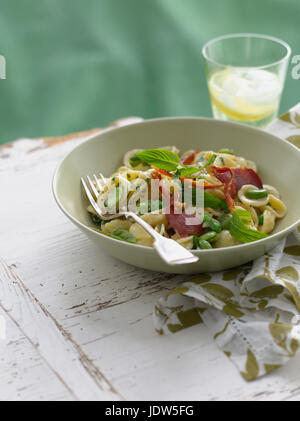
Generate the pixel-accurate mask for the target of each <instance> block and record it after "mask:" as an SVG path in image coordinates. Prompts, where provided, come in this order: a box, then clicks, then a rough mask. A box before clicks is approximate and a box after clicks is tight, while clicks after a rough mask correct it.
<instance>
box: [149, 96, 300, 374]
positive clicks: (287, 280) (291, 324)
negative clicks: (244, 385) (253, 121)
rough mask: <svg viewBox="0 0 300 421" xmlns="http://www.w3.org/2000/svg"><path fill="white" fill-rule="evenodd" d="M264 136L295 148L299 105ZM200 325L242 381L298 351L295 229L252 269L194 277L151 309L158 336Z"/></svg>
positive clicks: (299, 241)
mask: <svg viewBox="0 0 300 421" xmlns="http://www.w3.org/2000/svg"><path fill="white" fill-rule="evenodd" d="M268 131H269V132H272V133H274V134H276V135H277V136H280V137H283V138H285V139H287V140H288V141H290V142H292V143H293V144H294V145H296V146H298V147H300V103H299V104H298V105H297V106H296V107H294V108H293V109H292V110H290V111H289V112H288V113H286V114H284V115H283V116H282V117H280V118H279V119H277V120H275V121H274V122H273V123H272V124H271V125H270V126H269V128H268ZM202 322H203V323H204V324H205V325H206V326H207V328H208V329H209V331H210V332H211V334H212V335H213V337H214V340H215V341H216V343H217V345H218V346H219V348H220V349H221V350H222V351H223V352H224V353H225V354H226V355H227V356H228V357H229V358H230V359H231V361H232V362H233V363H234V364H235V366H236V367H237V369H238V370H239V372H240V373H241V375H242V376H243V377H244V379H245V380H247V381H251V380H255V379H257V378H258V377H261V376H263V375H265V374H267V373H270V372H271V371H273V370H275V369H277V368H279V367H281V366H282V365H283V364H285V363H286V362H287V361H288V360H289V359H290V358H291V357H293V356H294V355H295V353H296V352H297V350H298V349H299V347H300V229H298V230H297V231H296V232H295V234H294V235H291V236H290V237H289V238H287V239H286V240H284V241H283V242H282V243H281V244H280V245H279V246H277V247H276V248H275V249H274V250H272V251H271V252H269V253H268V254H265V255H264V256H263V257H261V258H259V259H257V260H255V261H254V262H253V263H252V264H248V265H244V266H241V267H239V268H236V269H233V270H229V271H225V272H219V273H213V274H201V275H199V276H196V277H195V278H193V279H189V280H187V281H185V282H183V283H182V285H181V286H179V287H178V288H176V289H174V290H173V291H171V292H169V293H168V294H167V295H166V296H164V297H162V298H161V299H160V300H159V301H158V302H157V303H156V305H155V309H154V325H155V329H156V331H157V332H158V333H159V334H167V333H176V332H178V331H180V330H182V329H185V328H188V327H190V326H194V325H196V324H198V323H202Z"/></svg>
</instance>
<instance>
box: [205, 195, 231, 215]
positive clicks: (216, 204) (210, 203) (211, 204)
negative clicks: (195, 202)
mask: <svg viewBox="0 0 300 421" xmlns="http://www.w3.org/2000/svg"><path fill="white" fill-rule="evenodd" d="M204 207H205V208H212V209H215V210H218V209H221V210H224V211H228V205H227V203H226V201H225V200H221V199H219V198H218V197H216V196H214V195H213V194H211V193H208V192H207V191H205V190H204Z"/></svg>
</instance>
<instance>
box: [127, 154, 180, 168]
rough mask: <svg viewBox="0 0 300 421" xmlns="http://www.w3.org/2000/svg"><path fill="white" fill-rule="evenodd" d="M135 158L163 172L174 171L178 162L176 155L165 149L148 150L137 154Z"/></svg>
mask: <svg viewBox="0 0 300 421" xmlns="http://www.w3.org/2000/svg"><path fill="white" fill-rule="evenodd" d="M135 157H136V158H138V159H139V161H140V162H142V163H144V164H147V165H150V166H153V167H157V168H159V169H161V170H164V171H176V169H177V167H178V164H179V162H180V158H179V156H178V155H177V154H176V153H174V152H171V151H168V150H166V149H148V150H147V151H142V152H138V153H137V154H136V155H135ZM135 157H133V158H135ZM133 158H132V159H133ZM136 162H137V161H136ZM130 163H131V160H130Z"/></svg>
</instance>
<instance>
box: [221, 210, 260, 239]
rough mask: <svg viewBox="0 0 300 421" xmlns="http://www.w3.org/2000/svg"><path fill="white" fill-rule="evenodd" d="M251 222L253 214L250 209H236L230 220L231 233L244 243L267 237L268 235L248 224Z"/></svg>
mask: <svg viewBox="0 0 300 421" xmlns="http://www.w3.org/2000/svg"><path fill="white" fill-rule="evenodd" d="M250 222H251V214H250V212H248V211H244V210H236V211H235V212H234V214H233V216H232V218H231V220H230V225H229V231H230V234H231V235H232V236H233V237H234V238H236V239H237V240H239V241H240V242H242V243H251V242H253V241H257V240H262V239H263V238H267V237H268V235H267V234H264V233H262V232H260V231H255V230H253V229H251V228H248V227H247V226H246V224H249V223H250Z"/></svg>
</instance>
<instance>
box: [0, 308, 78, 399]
mask: <svg viewBox="0 0 300 421" xmlns="http://www.w3.org/2000/svg"><path fill="white" fill-rule="evenodd" d="M0 317H1V318H2V317H3V319H4V320H5V322H6V323H5V324H6V331H7V337H6V339H4V338H1V339H0V355H1V356H0V385H1V386H0V390H1V394H0V401H2V402H3V401H13V400H18V401H19V400H21V401H28V400H32V399H37V400H39V401H49V400H50V401H53V400H55V401H69V400H74V397H73V396H72V394H71V393H70V392H69V391H68V390H67V389H66V387H65V386H64V385H63V384H62V382H61V381H60V380H59V379H58V378H57V376H56V375H55V374H54V373H53V371H52V370H51V369H50V368H49V367H48V365H47V364H45V362H44V360H43V359H42V358H41V357H40V355H39V353H38V351H37V350H36V349H35V348H34V347H33V346H32V345H31V343H30V342H29V341H28V340H27V338H26V337H25V336H24V335H23V334H22V333H21V331H20V329H19V328H18V327H17V326H16V324H15V323H14V322H13V321H12V320H11V319H10V318H9V317H8V316H7V315H6V313H5V312H4V311H3V309H0Z"/></svg>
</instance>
